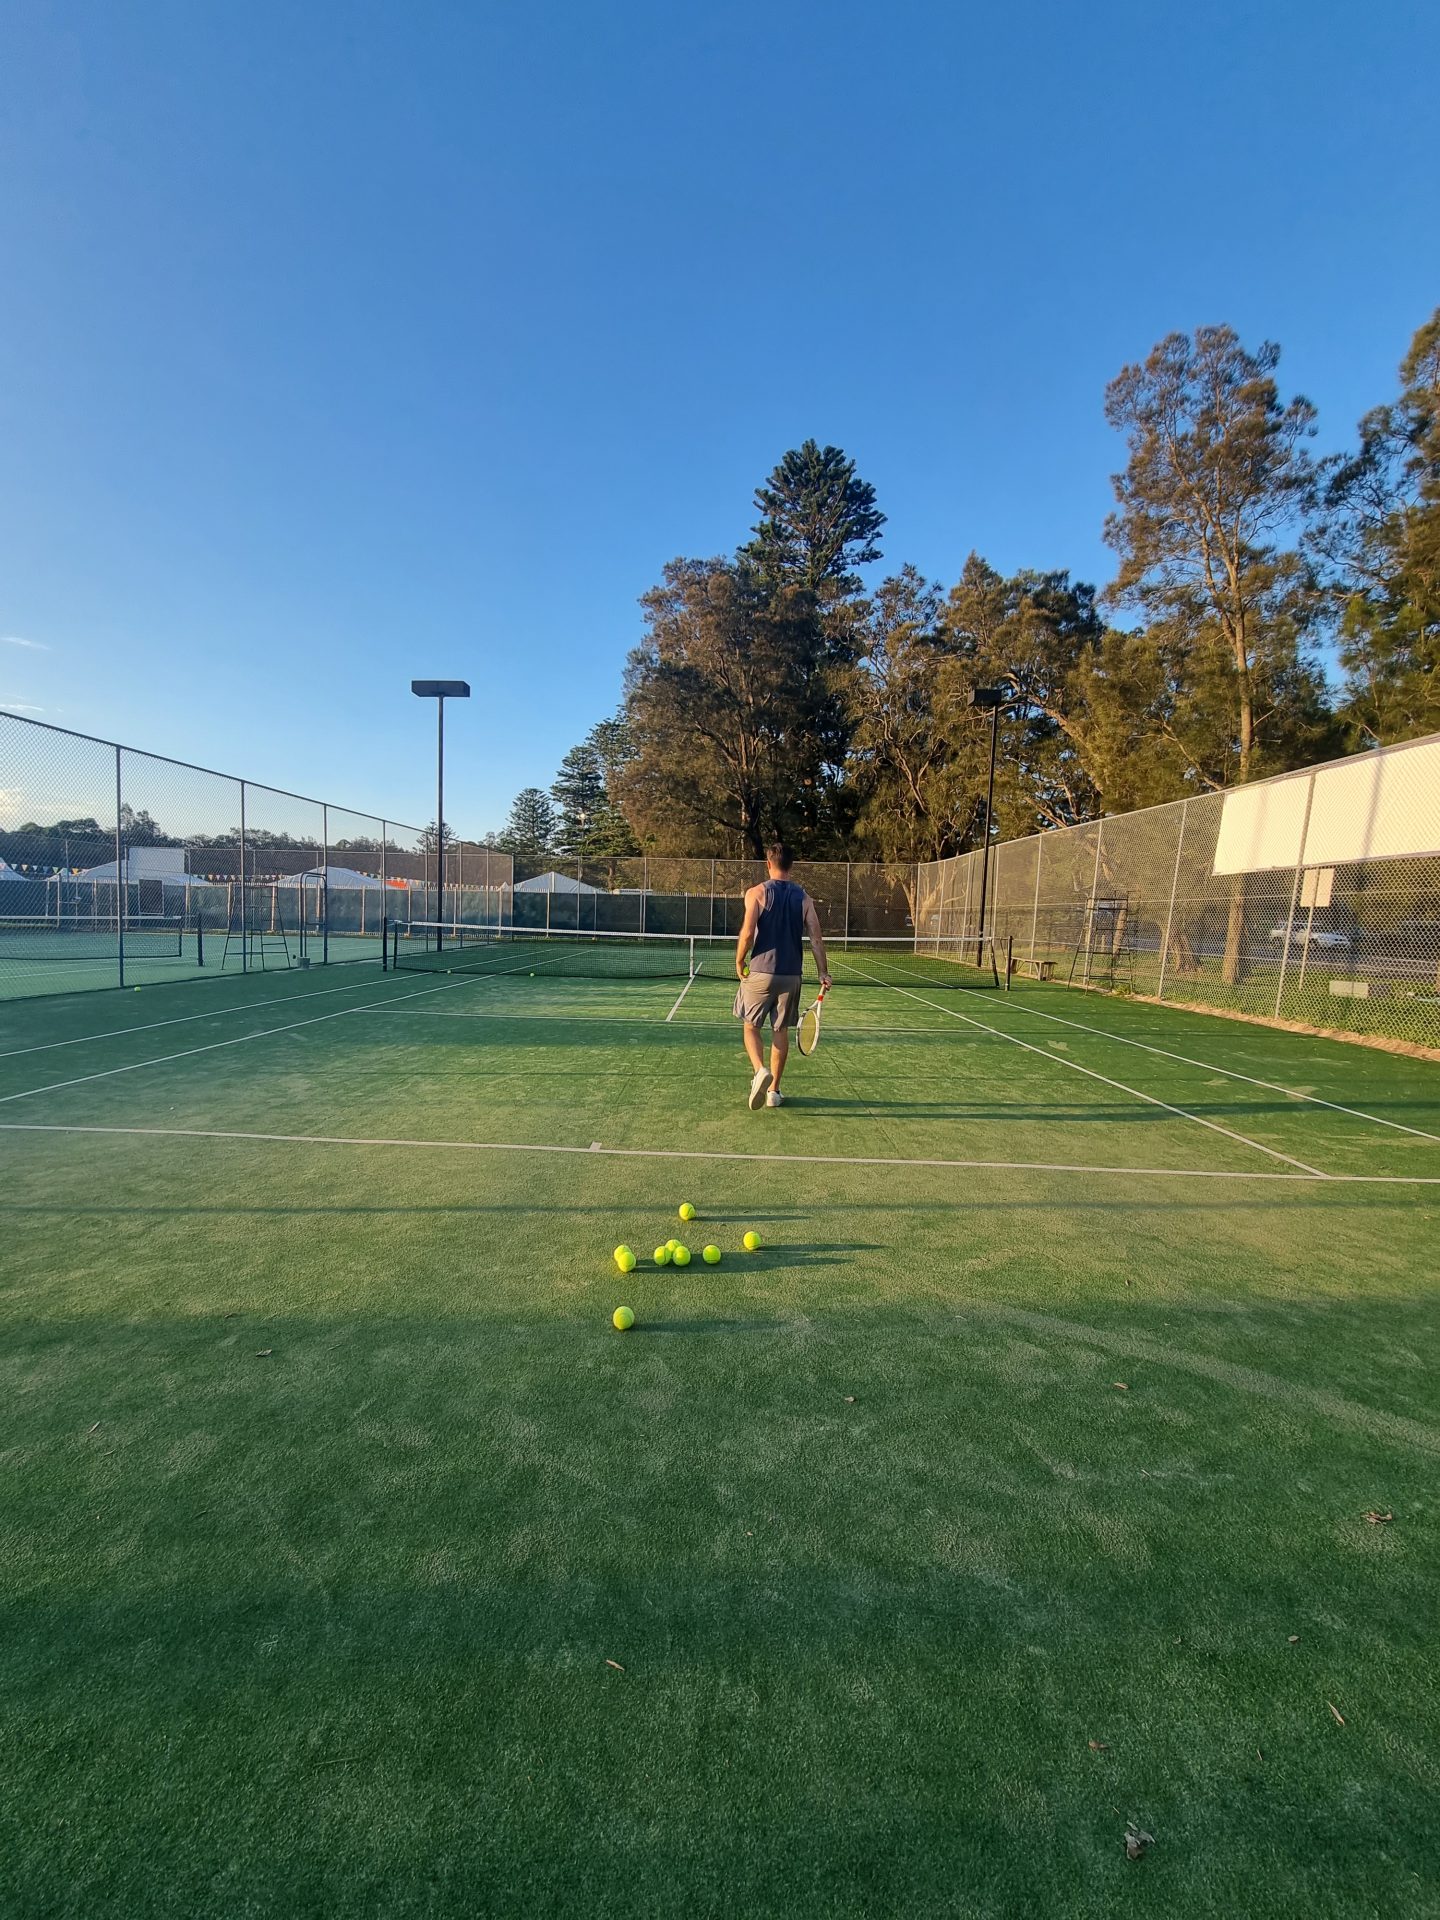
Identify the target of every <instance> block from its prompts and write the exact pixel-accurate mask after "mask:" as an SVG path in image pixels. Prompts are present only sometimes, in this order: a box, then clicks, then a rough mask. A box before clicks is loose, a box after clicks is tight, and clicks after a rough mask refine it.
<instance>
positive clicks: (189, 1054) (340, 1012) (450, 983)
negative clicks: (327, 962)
mask: <svg viewBox="0 0 1440 1920" xmlns="http://www.w3.org/2000/svg"><path fill="white" fill-rule="evenodd" d="M489 977H490V976H489V975H486V974H480V975H476V974H467V975H465V976H464V977H463V978H462V979H459V980H447V981H446V982H445V984H444V986H443V987H416V988H415V989H414V990H413V992H410V993H402V994H398V995H397V996H396V998H397V999H399V1000H416V999H420V998H422V997H423V996H424V995H425V994H428V993H451V992H453V991H454V989H455V988H456V987H468V986H469V985H470V984H471V982H472V981H473V980H475V979H477V978H478V979H488V978H489ZM392 1004H393V1002H390V1001H386V1000H367V1001H365V1002H364V1003H363V1004H362V1005H361V1006H358V1007H337V1008H336V1009H335V1011H334V1012H333V1013H317V1014H314V1015H312V1017H311V1018H310V1019H309V1020H290V1021H287V1023H286V1024H285V1025H284V1026H283V1027H262V1028H261V1030H260V1031H259V1032H258V1033H237V1034H234V1035H232V1037H231V1038H230V1039H229V1040H207V1041H206V1043H205V1045H204V1046H203V1047H182V1048H181V1049H180V1050H179V1052H178V1053H161V1054H157V1055H156V1056H155V1058H154V1059H151V1060H132V1061H131V1062H130V1064H129V1065H128V1066H124V1067H103V1068H102V1069H101V1070H100V1071H99V1072H98V1073H82V1074H79V1075H77V1076H76V1078H75V1079H73V1080H52V1081H51V1082H50V1083H49V1085H48V1086H44V1087H26V1088H24V1089H23V1091H21V1092H20V1093H5V1094H0V1106H8V1105H9V1103H10V1102H11V1101H12V1100H31V1099H33V1098H34V1097H35V1095H36V1094H40V1093H63V1092H64V1091H65V1089H66V1088H67V1087H83V1086H87V1085H89V1083H90V1082H91V1081H92V1080H110V1079H113V1078H114V1076H115V1075H116V1074H118V1073H138V1072H139V1071H140V1070H141V1068H142V1067H163V1066H166V1065H168V1064H169V1063H170V1062H171V1061H172V1060H193V1059H194V1058H195V1056H196V1055H197V1054H201V1053H215V1052H217V1051H218V1050H219V1049H220V1048H221V1047H243V1046H245V1045H247V1044H248V1043H249V1042H250V1041H251V1040H271V1039H273V1038H274V1037H275V1035H276V1034H277V1033H295V1032H296V1031H297V1030H298V1029H299V1028H301V1027H318V1026H320V1025H321V1024H322V1022H324V1021H326V1020H345V1019H348V1018H349V1016H350V1015H351V1014H352V1013H371V1012H373V1011H374V1010H375V1009H376V1008H381V1009H383V1008H385V1007H386V1006H389V1005H392Z"/></svg>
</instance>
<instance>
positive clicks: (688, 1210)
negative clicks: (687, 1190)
mask: <svg viewBox="0 0 1440 1920" xmlns="http://www.w3.org/2000/svg"><path fill="white" fill-rule="evenodd" d="M680 1218H681V1219H682V1220H693V1219H694V1218H695V1209H694V1207H692V1206H691V1204H690V1202H689V1201H688V1200H682V1201H681V1203H680Z"/></svg>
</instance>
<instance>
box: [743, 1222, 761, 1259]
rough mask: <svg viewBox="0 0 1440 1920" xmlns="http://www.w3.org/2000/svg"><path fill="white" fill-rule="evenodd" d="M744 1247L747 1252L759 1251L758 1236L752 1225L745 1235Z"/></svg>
mask: <svg viewBox="0 0 1440 1920" xmlns="http://www.w3.org/2000/svg"><path fill="white" fill-rule="evenodd" d="M744 1247H745V1251H746V1252H747V1253H758V1252H759V1251H760V1236H759V1234H758V1233H756V1231H755V1229H754V1228H753V1227H752V1228H751V1229H750V1231H749V1233H747V1234H746V1236H745V1240H744Z"/></svg>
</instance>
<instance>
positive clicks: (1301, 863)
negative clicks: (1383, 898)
mask: <svg viewBox="0 0 1440 1920" xmlns="http://www.w3.org/2000/svg"><path fill="white" fill-rule="evenodd" d="M1314 802H1315V776H1314V774H1313V773H1312V774H1311V775H1310V778H1309V779H1308V780H1307V781H1306V783H1305V818H1304V820H1303V821H1302V822H1301V825H1300V845H1299V847H1298V848H1297V849H1296V853H1295V879H1294V882H1293V884H1292V885H1291V888H1290V911H1289V913H1287V914H1286V916H1285V945H1284V947H1283V948H1282V950H1281V953H1280V978H1279V979H1278V980H1277V981H1276V982H1275V1018H1276V1019H1277V1020H1278V1019H1279V1018H1280V996H1281V994H1282V993H1284V991H1285V969H1286V968H1287V967H1288V966H1289V964H1290V935H1291V933H1292V931H1293V929H1294V926H1295V908H1296V906H1297V905H1298V903H1299V899H1300V878H1301V875H1302V874H1303V873H1304V871H1305V842H1306V840H1307V839H1308V838H1309V837H1310V809H1311V807H1312V806H1313V805H1314ZM1310 897H1311V899H1312V900H1313V899H1314V897H1315V896H1314V894H1313V893H1312V894H1311V896H1310ZM1311 918H1312V919H1313V918H1314V910H1313V909H1312V910H1311ZM1309 957H1310V941H1309V938H1308V935H1307V938H1306V941H1305V959H1307V960H1308V959H1309ZM1300 984H1301V986H1302V987H1303V986H1304V984H1305V962H1304V960H1302V961H1301V964H1300Z"/></svg>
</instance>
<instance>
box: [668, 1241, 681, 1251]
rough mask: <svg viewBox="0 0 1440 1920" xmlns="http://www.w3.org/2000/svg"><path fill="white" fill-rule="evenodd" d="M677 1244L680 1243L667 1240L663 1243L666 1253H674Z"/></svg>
mask: <svg viewBox="0 0 1440 1920" xmlns="http://www.w3.org/2000/svg"><path fill="white" fill-rule="evenodd" d="M679 1244H680V1242H679V1241H678V1240H667V1241H666V1242H665V1251H666V1252H667V1253H674V1251H675V1249H676V1247H678V1246H679Z"/></svg>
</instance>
